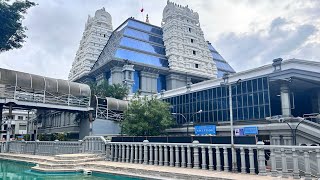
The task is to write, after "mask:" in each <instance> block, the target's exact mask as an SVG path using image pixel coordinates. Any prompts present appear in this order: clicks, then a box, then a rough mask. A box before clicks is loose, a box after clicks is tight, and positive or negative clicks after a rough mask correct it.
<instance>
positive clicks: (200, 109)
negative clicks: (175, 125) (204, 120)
mask: <svg viewBox="0 0 320 180" xmlns="http://www.w3.org/2000/svg"><path fill="white" fill-rule="evenodd" d="M201 112H202V109H200V110H199V111H197V112H195V113H193V114H192V116H191V117H190V119H192V118H193V116H194V115H196V114H198V113H201ZM171 114H172V115H181V116H182V117H183V118H184V120H185V121H186V122H187V121H188V124H187V136H189V124H190V119H189V120H187V118H186V116H184V115H183V114H181V113H171Z"/></svg>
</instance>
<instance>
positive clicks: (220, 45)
mask: <svg viewBox="0 0 320 180" xmlns="http://www.w3.org/2000/svg"><path fill="white" fill-rule="evenodd" d="M166 1H167V0H157V1H155V0H152V1H147V0H105V1H101V0H90V1H89V0H77V1H76V0H73V1H65V0H50V1H47V0H38V1H37V3H38V4H39V5H38V6H36V7H33V8H32V9H30V11H28V12H29V13H28V15H27V16H26V19H25V21H24V25H26V26H27V27H28V29H29V30H28V31H27V35H28V36H29V38H28V39H27V42H26V43H25V44H24V47H23V48H22V49H18V50H12V51H8V52H5V53H2V54H0V67H3V68H9V69H14V70H19V71H25V72H29V73H34V74H40V75H45V76H50V77H56V78H62V79H67V76H68V73H69V69H70V68H71V64H72V62H73V59H74V56H75V53H76V50H77V48H78V45H79V41H80V39H81V36H82V32H83V30H84V24H85V21H86V20H87V16H88V14H90V15H94V12H95V11H96V10H97V9H100V8H102V7H105V8H106V10H107V11H108V12H109V13H110V14H111V15H112V18H113V27H114V29H115V28H116V27H117V26H119V25H120V24H121V23H122V22H123V21H124V20H126V19H127V18H128V17H131V16H133V17H135V18H137V19H139V20H141V19H142V17H141V13H140V11H139V10H140V8H141V6H142V4H143V7H144V9H145V15H146V14H147V13H148V14H149V17H150V21H151V23H152V24H155V25H158V26H160V24H161V19H162V10H163V8H164V6H165V5H166ZM174 2H176V3H179V4H182V5H189V7H190V8H192V9H193V10H194V11H197V12H198V13H199V15H200V22H201V26H202V29H203V31H204V34H205V37H206V39H207V40H210V41H211V42H212V43H213V44H214V46H215V48H216V49H217V50H218V51H220V53H221V54H222V56H224V57H225V58H226V59H227V60H228V61H229V62H230V63H231V65H233V66H234V67H235V69H236V70H237V71H239V70H244V69H247V68H252V67H254V66H259V65H261V64H264V63H266V62H270V61H271V60H272V58H273V57H278V56H282V57H288V58H290V57H299V58H303V59H312V60H318V61H319V60H320V54H319V53H318V52H320V50H319V48H320V44H319V42H320V33H319V31H318V29H319V28H320V27H319V26H320V18H319V17H320V16H319V15H320V13H319V12H320V8H319V7H320V1H316V0H303V1H294V0H284V1H277V0H272V1H255V0H242V1H234V0H224V1H221V0H210V1H208V0H197V1H191V0H189V1H187V0H175V1H174ZM272 22H273V25H272ZM277 23H278V24H277ZM239 62H250V63H247V65H246V66H239V65H238V64H239ZM241 64H243V63H241Z"/></svg>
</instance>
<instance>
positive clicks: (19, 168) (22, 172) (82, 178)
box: [0, 160, 141, 180]
mask: <svg viewBox="0 0 320 180" xmlns="http://www.w3.org/2000/svg"><path fill="white" fill-rule="evenodd" d="M32 166H34V164H31V163H25V162H18V161H7V160H0V179H1V180H9V179H10V180H11V179H14V180H19V179H21V180H49V179H50V180H51V179H67V180H87V179H88V180H89V179H90V180H141V179H139V178H132V177H124V176H118V175H111V174H104V173H93V175H91V176H86V175H83V174H81V173H54V174H53V173H51V174H46V173H39V172H35V171H31V170H30V169H31V167H32Z"/></svg>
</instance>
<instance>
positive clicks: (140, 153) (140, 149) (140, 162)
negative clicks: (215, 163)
mask: <svg viewBox="0 0 320 180" xmlns="http://www.w3.org/2000/svg"><path fill="white" fill-rule="evenodd" d="M142 147H143V146H142V144H139V164H142V160H143V159H142V155H143V149H142Z"/></svg>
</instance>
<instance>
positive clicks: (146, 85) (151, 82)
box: [140, 71, 159, 95]
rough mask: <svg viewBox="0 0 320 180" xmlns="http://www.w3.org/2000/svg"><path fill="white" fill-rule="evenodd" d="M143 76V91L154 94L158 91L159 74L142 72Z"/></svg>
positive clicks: (146, 93)
mask: <svg viewBox="0 0 320 180" xmlns="http://www.w3.org/2000/svg"><path fill="white" fill-rule="evenodd" d="M140 76H141V82H140V83H141V92H142V93H143V94H145V95H148V94H153V93H156V92H157V79H158V76H159V75H158V74H155V73H151V72H145V71H141V72H140Z"/></svg>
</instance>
